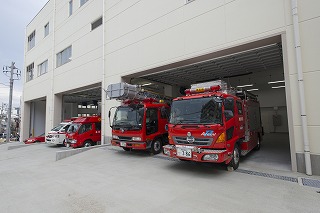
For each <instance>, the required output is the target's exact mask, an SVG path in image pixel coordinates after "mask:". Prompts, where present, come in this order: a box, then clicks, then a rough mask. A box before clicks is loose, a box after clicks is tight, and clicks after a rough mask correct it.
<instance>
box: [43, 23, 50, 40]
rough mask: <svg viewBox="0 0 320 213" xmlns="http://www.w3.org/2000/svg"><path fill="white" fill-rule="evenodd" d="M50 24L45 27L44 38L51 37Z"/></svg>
mask: <svg viewBox="0 0 320 213" xmlns="http://www.w3.org/2000/svg"><path fill="white" fill-rule="evenodd" d="M49 31H50V30H49V22H48V23H47V24H46V25H44V38H45V37H46V36H48V35H49Z"/></svg>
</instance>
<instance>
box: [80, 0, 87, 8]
mask: <svg viewBox="0 0 320 213" xmlns="http://www.w3.org/2000/svg"><path fill="white" fill-rule="evenodd" d="M87 1H89V0H80V7H81V6H82V5H84V4H85V3H86V2H87Z"/></svg>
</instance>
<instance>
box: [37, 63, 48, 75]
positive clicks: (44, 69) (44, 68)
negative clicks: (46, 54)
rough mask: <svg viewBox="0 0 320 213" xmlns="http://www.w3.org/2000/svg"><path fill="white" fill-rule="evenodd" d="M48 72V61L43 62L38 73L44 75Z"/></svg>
mask: <svg viewBox="0 0 320 213" xmlns="http://www.w3.org/2000/svg"><path fill="white" fill-rule="evenodd" d="M47 72H48V60H46V61H44V62H42V63H41V64H39V65H38V73H39V75H43V74H45V73H47Z"/></svg>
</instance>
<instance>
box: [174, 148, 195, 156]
mask: <svg viewBox="0 0 320 213" xmlns="http://www.w3.org/2000/svg"><path fill="white" fill-rule="evenodd" d="M177 156H179V157H185V158H191V157H192V153H191V149H184V148H177Z"/></svg>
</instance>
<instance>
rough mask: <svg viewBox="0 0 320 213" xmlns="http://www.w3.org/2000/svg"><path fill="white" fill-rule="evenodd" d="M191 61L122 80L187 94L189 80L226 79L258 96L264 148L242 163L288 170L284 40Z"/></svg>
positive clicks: (177, 94)
mask: <svg viewBox="0 0 320 213" xmlns="http://www.w3.org/2000/svg"><path fill="white" fill-rule="evenodd" d="M276 40H277V39H276ZM249 46H250V45H249ZM237 48H238V49H239V47H237ZM237 48H235V49H237ZM226 52H230V51H226ZM206 57H207V56H206ZM199 58H200V59H201V57H198V59H199ZM204 58H205V57H204ZM189 61H190V62H193V63H190V64H186V65H183V66H177V67H174V68H170V69H166V70H162V71H161V70H160V71H157V72H154V71H155V70H157V69H153V70H150V71H149V72H148V71H144V72H141V73H140V74H136V75H130V76H125V77H123V78H124V79H125V80H126V81H127V82H128V83H131V84H140V85H143V87H144V88H145V89H147V90H151V91H155V92H159V93H162V94H164V95H167V96H172V97H178V96H182V95H184V94H183V93H184V90H185V89H186V88H189V87H190V85H191V84H195V83H201V82H208V81H213V80H218V79H221V80H224V81H225V82H227V83H228V85H229V86H231V87H234V88H238V89H245V90H247V91H250V92H251V93H253V94H255V95H258V100H259V101H260V107H261V120H262V125H263V127H264V132H265V135H264V139H263V142H262V148H261V150H260V151H257V152H251V153H250V154H249V155H247V156H246V157H244V158H242V162H241V164H240V165H241V166H244V167H247V166H248V167H261V168H262V167H263V168H268V169H276V170H287V171H290V170H291V168H292V167H291V157H290V156H291V152H290V140H289V128H288V117H287V102H286V92H285V89H286V87H285V81H284V65H283V54H282V43H281V38H279V37H278V40H277V41H276V42H274V40H273V42H271V43H268V44H264V45H262V46H256V47H254V48H251V49H250V48H249V49H248V48H247V49H244V50H243V51H238V52H234V53H232V54H226V55H222V56H221V55H220V56H219V57H213V58H211V59H207V58H206V60H203V61H201V60H200V61H198V62H196V63H194V59H190V60H189ZM176 64H177V65H179V64H181V63H176ZM165 67H166V68H167V67H168V66H164V67H163V68H165Z"/></svg>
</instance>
